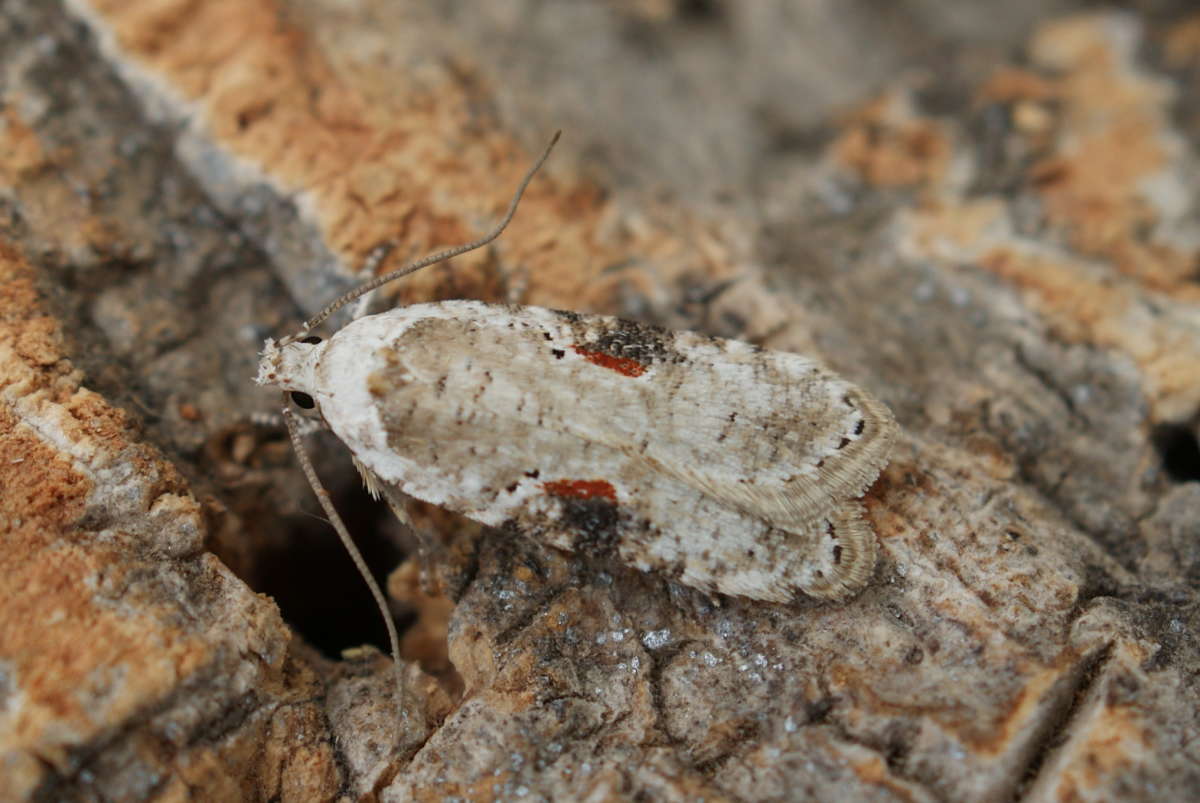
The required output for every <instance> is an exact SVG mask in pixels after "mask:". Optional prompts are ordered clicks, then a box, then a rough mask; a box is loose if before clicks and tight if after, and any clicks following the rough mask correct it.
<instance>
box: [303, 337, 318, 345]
mask: <svg viewBox="0 0 1200 803" xmlns="http://www.w3.org/2000/svg"><path fill="white" fill-rule="evenodd" d="M300 342H301V343H307V344H309V345H310V346H315V345H317V344H318V343H320V342H321V338H319V337H317V336H316V335H309V336H308V337H302V338H300Z"/></svg>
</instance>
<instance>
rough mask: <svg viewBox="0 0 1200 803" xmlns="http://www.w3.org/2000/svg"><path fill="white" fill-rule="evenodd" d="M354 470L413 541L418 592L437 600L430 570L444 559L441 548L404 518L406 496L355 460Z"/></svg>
mask: <svg viewBox="0 0 1200 803" xmlns="http://www.w3.org/2000/svg"><path fill="white" fill-rule="evenodd" d="M354 466H355V468H357V469H358V473H359V474H361V475H362V478H363V484H364V485H366V486H367V492H368V493H370V494H371V496H373V497H375V498H376V499H383V501H384V502H386V503H387V506H388V508H389V509H390V510H391V511H392V515H393V516H395V517H396V518H397V519H398V520H399V521H400V524H402V525H403V526H404V527H405V528H407V529H408V531H409V532H411V533H412V534H413V535H415V536H416V537H417V560H418V561H419V562H420V566H421V592H422V593H423V594H425V595H426V596H430V597H434V596H438V593H439V592H438V585H439V584H438V583H436V582H434V579H433V572H432V571H431V569H430V567H431V566H440V565H442V563H443V559H444V557H445V556H444V555H443V549H442V545H441V543H440V542H439V541H437V539H435V538H434V537H433V536H432V535H431V534H430V533H428V532H426V531H425V530H422V529H421V528H420V527H417V526H416V525H415V524H413V520H412V517H411V516H409V515H408V501H409V499H408V496H407V495H405V494H404V492H402V491H400V490H399V489H398V488H396V487H395V486H393V485H389V484H388V483H386V482H384V481H383V480H381V479H379V477H377V476H375V473H374V472H373V471H371V469H369V468H367V467H366V466H364V465H363V464H362V463H360V462H358V461H357V460H355V461H354Z"/></svg>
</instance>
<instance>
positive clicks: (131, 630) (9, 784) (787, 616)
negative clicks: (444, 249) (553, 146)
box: [0, 0, 1200, 800]
mask: <svg viewBox="0 0 1200 803" xmlns="http://www.w3.org/2000/svg"><path fill="white" fill-rule="evenodd" d="M811 5H812V8H810V7H809V6H808V5H805V4H801V3H791V2H789V3H785V2H782V1H780V2H766V3H745V4H742V3H723V2H706V3H682V2H669V1H668V0H606V1H602V0H592V1H591V2H586V3H563V4H543V3H533V2H529V0H500V1H499V2H493V3H488V4H466V3H461V4H460V3H437V4H428V5H426V4H420V3H416V2H409V1H408V0H405V1H404V2H371V1H370V0H359V2H354V3H346V2H336V3H335V2H326V1H324V0H306V1H303V2H292V3H283V2H281V0H208V1H207V2H203V3H194V2H185V1H184V0H166V1H165V2H164V0H156V1H154V2H150V1H149V0H134V1H133V2H130V0H122V1H121V2H117V0H90V1H89V0H70V2H54V1H50V2H45V1H44V0H42V1H39V2H34V0H9V2H6V3H5V4H4V6H3V8H2V9H0V67H2V70H0V93H2V94H0V97H2V99H3V105H2V107H0V154H2V156H0V210H2V211H3V215H0V221H3V225H2V227H0V276H2V278H0V533H2V536H3V543H4V549H3V552H2V553H0V555H2V557H0V560H3V561H4V563H5V565H4V567H3V571H0V762H2V763H0V767H2V771H0V784H2V788H0V797H2V798H4V799H14V800H42V799H95V798H102V799H103V798H109V799H186V798H189V797H195V798H197V799H217V798H224V799H234V798H239V797H240V798H243V799H280V800H313V799H335V798H337V797H339V796H341V797H347V798H370V799H380V800H404V799H430V800H432V799H441V798H443V797H446V796H458V797H461V798H471V799H489V798H493V797H500V796H503V797H516V796H520V795H524V796H527V797H529V798H537V797H541V798H559V799H567V798H575V799H579V798H584V797H592V798H595V799H601V798H630V797H638V796H643V797H646V796H653V797H655V798H664V799H681V800H682V799H695V798H697V797H699V796H704V797H706V798H710V799H720V798H732V799H764V798H765V799H770V798H776V799H779V798H795V797H804V798H813V799H836V800H847V799H851V800H860V799H861V800H960V799H961V800H1006V799H1012V798H1013V797H1021V798H1022V799H1029V800H1108V799H1118V798H1119V799H1126V800H1162V799H1187V798H1195V797H1197V796H1200V769H1197V768H1198V767H1200V748H1198V747H1197V745H1200V722H1198V721H1197V720H1198V715H1197V713H1196V712H1197V710H1198V708H1200V700H1198V697H1200V695H1198V694H1197V688H1196V678H1197V677H1198V676H1200V674H1198V673H1200V651H1198V650H1197V643H1196V639H1195V637H1194V633H1195V630H1196V628H1197V625H1198V624H1200V604H1198V598H1197V582H1198V581H1200V528H1198V527H1200V525H1198V524H1197V522H1198V521H1200V515H1198V511H1200V449H1198V448H1197V433H1198V428H1200V424H1198V421H1200V273H1198V272H1197V264H1198V260H1197V249H1198V248H1200V225H1198V224H1197V222H1196V219H1197V218H1196V202H1195V193H1194V191H1193V190H1192V188H1193V187H1195V186H1198V185H1200V182H1198V181H1197V178H1198V177H1200V170H1198V167H1200V166H1198V164H1197V160H1196V157H1195V152H1196V151H1197V142H1198V140H1200V113H1198V110H1200V94H1197V89H1196V87H1197V86H1200V81H1198V79H1200V17H1189V16H1187V13H1186V12H1187V7H1186V5H1187V4H1183V3H1180V4H1177V6H1176V5H1173V4H1171V3H1159V4H1153V7H1154V9H1155V10H1154V12H1153V15H1149V13H1148V15H1146V16H1139V15H1138V14H1137V13H1134V12H1129V13H1106V14H1097V13H1090V14H1079V13H1071V12H1072V11H1073V6H1072V4H1069V3H1058V4H1055V6H1054V8H1055V12H1056V13H1058V14H1060V16H1055V17H1049V16H1039V15H1043V14H1048V13H1050V12H1049V10H1048V9H1047V6H1046V4H1044V3H1031V2H1030V3H1017V4H1009V5H1008V6H1006V16H1005V17H1004V19H1003V20H1002V21H998V20H997V18H996V16H997V15H996V12H995V6H994V4H988V3H974V2H968V3H958V4H954V9H955V10H954V12H953V13H952V14H950V12H948V11H946V6H945V5H944V4H935V3H925V2H919V1H918V0H909V2H903V3H898V4H893V10H892V11H890V12H888V13H886V14H879V13H878V12H877V10H876V9H877V5H876V4H870V3H861V4H859V3H848V4H837V5H836V13H835V12H833V11H825V12H821V11H819V10H815V9H817V8H818V6H819V4H811ZM480 6H483V7H484V8H485V9H486V10H481V9H480ZM820 7H821V8H823V7H824V6H820ZM830 8H831V9H832V8H835V6H830ZM558 126H562V127H564V128H565V129H566V130H565V137H564V142H563V145H564V147H563V148H562V149H561V150H560V151H559V152H558V153H557V154H556V156H555V158H554V160H553V161H552V163H551V164H550V165H549V166H548V170H547V172H546V173H545V174H544V175H543V176H542V177H541V178H539V180H538V181H537V182H535V184H534V185H533V186H532V187H531V189H530V193H529V195H528V196H527V198H526V201H525V203H524V205H523V207H522V209H521V211H520V214H519V215H518V217H517V219H516V221H515V222H514V224H513V226H512V228H511V229H510V230H509V232H508V233H507V234H506V235H505V236H504V238H503V239H502V240H501V241H499V242H498V243H497V244H495V245H494V246H492V247H490V248H488V249H486V250H484V251H483V252H479V253H475V254H472V255H470V256H467V257H463V258H460V259H457V260H455V261H454V263H453V264H451V265H447V266H442V267H439V268H436V269H433V270H430V271H428V272H426V273H425V274H422V275H420V276H418V277H415V278H414V279H413V280H412V281H410V282H407V283H402V284H401V285H400V286H398V287H396V288H394V294H395V298H396V299H397V300H402V301H411V300H425V299H434V298H448V297H456V296H462V297H471V298H482V299H488V300H496V299H508V300H516V301H524V302H529V303H537V304H543V305H549V306H557V307H566V308H571V309H577V310H581V311H596V312H606V313H618V314H622V315H625V316H627V317H634V318H637V319H640V320H643V321H647V322H652V323H657V324H665V325H668V326H672V327H677V328H694V329H698V330H701V331H704V332H707V333H710V334H717V335H723V336H739V337H743V338H748V339H752V340H754V341H756V342H760V343H762V344H764V345H768V346H770V347H773V348H780V349H791V350H796V351H801V352H804V353H808V354H812V355H815V356H818V357H820V358H821V359H823V360H825V361H826V362H828V363H829V364H830V365H831V367H833V368H835V369H836V370H837V371H839V372H840V373H842V374H843V375H845V376H847V377H848V378H849V379H851V380H852V381H854V382H856V383H858V384H860V385H862V386H864V387H867V388H869V389H870V390H871V391H872V392H874V393H875V394H876V395H878V396H880V397H881V398H882V399H884V400H885V401H886V402H887V403H888V404H889V405H890V406H891V407H892V409H893V410H894V411H895V413H896V415H897V418H898V419H899V421H900V422H901V424H902V426H903V427H904V432H903V434H902V436H901V439H900V442H899V444H898V447H897V449H896V454H895V457H894V459H893V461H892V463H891V465H890V466H889V468H888V469H887V470H886V471H885V473H884V475H883V476H882V477H881V479H880V480H879V481H878V482H877V483H876V484H875V486H874V488H873V489H872V490H871V491H870V492H869V493H868V494H867V497H866V499H865V503H866V507H867V509H868V514H869V517H870V519H871V522H872V524H873V526H874V527H875V529H876V530H877V531H878V532H879V533H880V536H881V537H880V549H881V561H880V566H879V568H878V570H877V573H876V576H875V578H874V582H873V583H872V584H870V585H869V586H868V588H867V589H866V591H865V592H864V593H863V594H862V595H861V596H859V597H858V598H856V599H855V600H853V601H851V602H849V603H848V604H845V605H821V604H817V603H815V602H813V603H800V604H795V605H767V604H760V603H750V602H744V601H736V600H728V599H719V600H709V599H706V598H703V597H699V596H697V595H695V594H694V593H692V592H688V591H684V590H681V589H680V588H678V587H676V586H672V585H670V584H669V583H666V582H664V581H663V580H662V579H661V578H655V577H653V576H648V575H642V574H639V573H637V572H631V571H627V570H623V569H621V568H620V567H619V566H613V565H601V564H598V563H597V562H595V561H588V560H586V559H583V558H580V557H577V556H566V555H563V554H559V553H554V552H551V551H548V550H546V549H545V548H539V547H537V546H535V545H533V544H530V543H526V542H524V541H521V540H519V539H516V540H514V539H511V538H508V539H506V538H502V537H500V536H499V535H497V534H495V533H491V532H482V533H480V532H477V531H476V530H475V529H474V528H472V527H470V526H468V525H466V524H464V523H463V522H461V521H458V520H455V519H453V518H452V517H450V516H448V515H446V514H444V513H442V512H440V511H437V510H434V509H425V510H421V511H418V512H419V514H420V515H419V519H420V521H421V523H422V524H423V526H426V527H428V528H430V529H432V530H435V531H437V532H438V533H440V534H441V535H442V536H443V548H442V549H440V550H439V553H440V554H439V555H437V560H436V563H437V565H438V567H439V568H440V569H441V572H440V574H441V579H442V581H443V582H442V588H443V590H444V591H445V595H438V594H429V593H426V592H427V591H433V590H434V589H422V588H421V587H420V585H421V584H420V583H419V582H418V580H417V572H416V571H415V570H414V566H413V563H412V562H411V561H410V562H407V563H405V564H404V565H403V566H402V567H401V569H400V571H398V572H396V573H395V574H393V576H392V577H391V578H390V583H389V589H390V590H391V592H392V595H393V597H394V598H395V599H397V601H398V602H397V611H398V613H402V614H403V615H404V617H403V619H402V624H404V625H406V627H407V633H406V639H405V653H406V658H407V659H409V660H410V661H411V663H410V664H408V666H407V667H406V672H407V675H408V678H409V685H410V688H411V689H412V691H413V694H412V700H411V701H410V706H409V709H408V711H407V715H408V716H407V719H406V722H407V725H406V727H405V728H404V729H403V731H402V733H401V735H400V741H399V742H398V743H397V740H396V736H395V733H394V731H393V729H392V724H393V722H394V708H392V700H391V698H390V696H389V694H388V689H389V674H388V671H387V669H388V665H387V662H386V661H384V660H382V659H381V658H380V657H379V656H378V655H377V654H376V653H375V652H373V651H370V650H367V651H361V650H360V651H357V652H352V653H350V654H348V655H346V656H344V657H341V658H339V657H338V653H339V651H340V650H341V649H344V648H347V647H351V646H354V645H356V644H360V643H362V642H363V641H365V640H370V639H376V643H378V641H377V639H378V635H377V634H376V633H373V632H369V628H370V627H372V625H370V624H362V623H366V622H369V621H370V620H371V619H372V618H373V617H374V614H373V612H372V611H371V609H370V608H369V607H367V604H366V603H365V602H360V601H358V600H361V599H362V598H361V597H352V596H351V594H352V592H351V591H349V590H344V589H351V588H354V581H353V579H352V578H350V579H348V580H347V579H344V575H343V574H342V573H343V572H348V571H350V570H349V564H348V560H346V559H344V558H341V557H339V556H337V554H336V552H334V551H333V550H335V549H336V544H335V539H334V538H333V536H332V534H331V533H329V532H328V531H327V529H326V528H325V527H324V525H323V524H322V523H321V522H319V521H316V520H315V519H314V518H313V517H312V515H311V511H313V510H315V505H314V503H313V502H312V501H311V499H310V498H309V496H310V494H309V492H308V490H307V488H306V487H305V486H304V484H303V482H302V480H300V479H299V478H298V476H297V474H296V472H295V470H294V468H293V466H292V462H291V460H290V458H289V456H288V453H287V449H286V446H285V444H284V439H283V437H282V435H281V434H280V433H279V432H278V431H275V430H272V429H271V428H269V427H267V428H263V427H254V426H251V425H250V423H249V418H250V417H251V416H252V415H253V414H255V413H262V412H269V411H270V410H272V408H273V407H274V406H275V404H276V401H275V399H274V398H273V397H272V396H271V395H260V394H259V393H258V392H257V390H256V389H255V388H254V387H253V385H252V383H251V382H250V377H251V375H252V373H253V370H254V364H255V361H256V360H255V352H256V351H257V349H258V348H259V347H260V345H261V341H262V339H263V338H264V337H266V336H267V335H271V334H280V333H282V332H286V331H288V330H289V327H290V326H291V325H293V324H294V322H295V321H296V320H298V319H299V318H300V317H302V315H303V314H304V313H305V312H308V311H312V310H314V309H315V308H317V307H319V306H320V305H321V304H322V303H323V302H324V301H326V300H327V299H328V298H329V297H330V296H331V295H333V294H334V292H335V291H336V290H338V289H340V288H342V287H345V286H347V285H348V284H349V283H351V281H352V266H353V265H355V264H356V263H357V261H358V260H359V259H360V258H361V256H362V255H363V254H365V253H366V252H367V251H368V250H369V249H370V248H371V247H372V246H373V245H375V244H376V243H377V242H379V241H380V240H383V239H385V238H389V237H396V238H397V239H398V240H399V241H400V242H401V243H402V247H401V249H400V253H399V254H398V258H401V257H405V256H409V255H416V254H423V253H425V252H427V251H428V250H430V249H432V248H434V247H436V246H438V245H445V244H453V243H457V242H460V241H464V240H467V239H470V238H471V237H472V236H474V235H475V234H477V233H478V232H480V231H481V230H482V229H484V228H485V227H486V225H487V223H488V222H489V221H490V220H491V219H492V217H493V216H494V215H496V214H497V212H498V211H499V210H501V209H502V208H503V205H504V203H505V201H506V200H507V196H508V193H509V192H510V191H511V189H512V186H513V184H514V183H515V181H516V179H517V177H518V176H519V175H520V173H521V171H522V170H523V169H524V168H525V166H526V165H527V163H528V159H529V156H528V154H529V152H531V151H533V150H536V149H537V148H538V147H539V146H540V144H541V143H542V142H543V141H544V140H545V137H546V136H547V135H548V133H549V132H550V131H551V130H553V128H555V127H558ZM336 447H337V444H336V443H331V442H329V441H328V440H322V439H320V438H318V439H317V440H316V443H315V447H314V448H315V452H316V455H317V461H318V464H319V465H321V466H322V468H323V471H324V473H325V475H326V478H327V480H328V482H329V483H330V485H331V488H332V489H333V491H334V493H335V496H336V497H337V498H338V501H339V504H341V505H342V507H343V509H344V511H345V512H346V514H347V517H348V520H349V522H350V525H351V528H352V529H353V530H354V531H355V533H356V535H361V536H362V538H363V539H364V540H365V541H366V544H365V545H366V546H367V549H368V552H369V553H370V555H371V556H372V561H373V563H374V564H375V565H376V567H377V569H378V570H379V571H380V572H381V573H384V572H387V571H389V570H391V569H392V568H394V567H395V565H396V564H397V562H398V560H399V556H400V552H401V550H402V549H403V548H404V547H405V546H406V545H405V543H404V541H403V536H402V535H400V534H398V533H397V532H396V530H395V528H394V526H393V525H392V524H391V523H390V522H389V521H388V518H387V515H386V511H381V510H379V509H378V508H375V507H370V506H368V505H366V504H364V502H363V499H362V497H361V495H360V493H359V492H358V491H357V490H355V487H356V483H357V480H356V478H355V476H354V470H353V468H352V467H351V466H350V464H349V463H348V461H344V460H342V459H341V458H339V457H338V450H337V448H336ZM343 583H346V585H344V586H343ZM251 589H255V590H258V591H262V592H267V593H269V594H270V595H271V597H273V598H274V599H275V600H277V601H278V602H279V606H280V607H279V608H276V607H275V606H274V605H273V604H272V602H271V599H269V598H268V597H266V596H262V595H258V594H255V593H254V592H253V591H251ZM353 593H360V592H357V591H355V592H353ZM281 611H282V614H283V615H282V617H281V616H280V612H281ZM284 620H287V621H288V622H289V623H290V624H292V625H293V626H294V627H296V628H297V630H298V631H299V634H300V635H293V631H292V630H291V629H290V628H288V627H287V626H285V625H284ZM310 644H311V645H313V646H316V647H318V648H319V649H320V651H321V652H323V653H324V655H322V654H321V653H320V652H318V651H317V650H314V649H313V648H312V646H309V645H310Z"/></svg>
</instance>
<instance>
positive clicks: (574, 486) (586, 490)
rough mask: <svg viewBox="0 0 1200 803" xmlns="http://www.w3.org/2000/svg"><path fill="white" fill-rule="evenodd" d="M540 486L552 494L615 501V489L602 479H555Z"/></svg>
mask: <svg viewBox="0 0 1200 803" xmlns="http://www.w3.org/2000/svg"><path fill="white" fill-rule="evenodd" d="M542 488H544V489H545V490H546V493H548V494H550V495H552V496H569V497H572V498H573V499H595V498H597V497H603V498H604V499H607V500H609V501H610V502H615V501H617V489H616V488H614V487H612V483H609V482H605V481H604V480H555V481H553V482H544V483H542Z"/></svg>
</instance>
